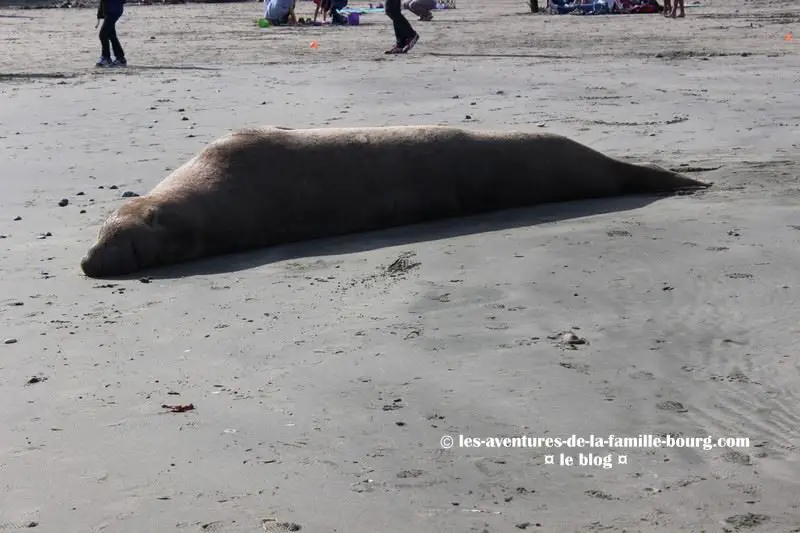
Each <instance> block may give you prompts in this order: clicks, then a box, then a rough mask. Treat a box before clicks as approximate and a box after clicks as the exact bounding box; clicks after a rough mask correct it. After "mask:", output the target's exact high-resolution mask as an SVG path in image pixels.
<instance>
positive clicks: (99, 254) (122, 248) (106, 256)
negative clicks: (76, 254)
mask: <svg viewBox="0 0 800 533" xmlns="http://www.w3.org/2000/svg"><path fill="white" fill-rule="evenodd" d="M140 264H141V263H140V258H139V253H138V251H137V249H136V245H135V244H134V242H133V240H132V239H125V241H124V242H122V243H114V244H109V243H97V244H95V245H94V246H93V247H92V248H90V249H89V251H88V252H87V253H86V255H85V256H84V257H83V259H81V269H82V270H83V273H84V274H86V275H87V276H88V277H90V278H102V277H111V276H123V275H125V274H130V273H132V272H134V271H136V270H138V269H139V268H140Z"/></svg>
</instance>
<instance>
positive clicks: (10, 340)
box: [3, 339, 17, 344]
mask: <svg viewBox="0 0 800 533" xmlns="http://www.w3.org/2000/svg"><path fill="white" fill-rule="evenodd" d="M16 343H17V339H6V340H4V341H3V344H16Z"/></svg>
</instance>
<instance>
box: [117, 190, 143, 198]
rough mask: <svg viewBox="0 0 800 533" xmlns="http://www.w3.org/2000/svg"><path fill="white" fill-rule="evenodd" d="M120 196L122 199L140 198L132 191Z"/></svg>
mask: <svg viewBox="0 0 800 533" xmlns="http://www.w3.org/2000/svg"><path fill="white" fill-rule="evenodd" d="M121 196H122V198H135V197H137V196H140V194H139V193H136V192H133V191H125V192H124V193H122V195H121Z"/></svg>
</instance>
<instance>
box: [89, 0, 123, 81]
mask: <svg viewBox="0 0 800 533" xmlns="http://www.w3.org/2000/svg"><path fill="white" fill-rule="evenodd" d="M124 3H125V0H100V5H99V6H98V7H97V22H100V21H101V20H102V21H103V25H102V26H100V35H99V37H100V47H101V53H100V61H98V62H97V64H96V65H97V66H98V67H125V66H127V65H128V62H127V60H126V59H125V52H124V51H123V50H122V45H121V44H119V39H118V38H117V27H116V24H117V21H118V20H119V18H120V17H121V16H122V11H123V4H124ZM95 27H96V26H95ZM109 45H110V46H109ZM112 49H113V50H114V61H111V50H112Z"/></svg>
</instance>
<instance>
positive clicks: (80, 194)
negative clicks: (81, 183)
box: [75, 191, 86, 196]
mask: <svg viewBox="0 0 800 533" xmlns="http://www.w3.org/2000/svg"><path fill="white" fill-rule="evenodd" d="M85 194H86V193H85V192H83V191H81V192H78V193H75V196H83V195H85Z"/></svg>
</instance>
